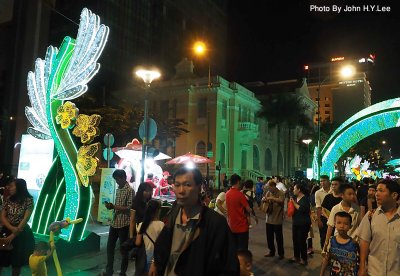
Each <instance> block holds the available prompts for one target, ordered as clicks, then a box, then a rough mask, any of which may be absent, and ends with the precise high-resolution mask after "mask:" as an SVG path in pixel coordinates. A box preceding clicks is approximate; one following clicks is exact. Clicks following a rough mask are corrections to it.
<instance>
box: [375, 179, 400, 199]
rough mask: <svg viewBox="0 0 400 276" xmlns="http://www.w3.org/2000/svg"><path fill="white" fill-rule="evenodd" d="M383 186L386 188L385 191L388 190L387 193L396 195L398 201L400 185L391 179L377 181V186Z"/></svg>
mask: <svg viewBox="0 0 400 276" xmlns="http://www.w3.org/2000/svg"><path fill="white" fill-rule="evenodd" d="M379 184H383V185H385V186H386V189H388V190H389V192H390V193H391V194H392V193H397V199H399V196H400V185H399V184H397V182H395V181H394V180H391V179H381V180H379V181H378V185H379Z"/></svg>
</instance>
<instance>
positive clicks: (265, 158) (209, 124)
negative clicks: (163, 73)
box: [150, 59, 315, 180]
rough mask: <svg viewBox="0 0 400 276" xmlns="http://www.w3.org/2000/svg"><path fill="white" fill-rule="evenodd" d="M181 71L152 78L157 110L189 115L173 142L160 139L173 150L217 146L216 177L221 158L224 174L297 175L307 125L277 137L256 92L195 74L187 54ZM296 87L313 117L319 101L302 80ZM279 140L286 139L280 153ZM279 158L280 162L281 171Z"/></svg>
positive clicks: (200, 150) (212, 170) (214, 155)
mask: <svg viewBox="0 0 400 276" xmlns="http://www.w3.org/2000/svg"><path fill="white" fill-rule="evenodd" d="M176 71H177V75H176V76H175V78H173V79H171V80H166V81H157V82H154V83H153V84H152V90H153V92H154V94H153V95H152V97H151V99H150V102H151V103H150V106H151V107H152V109H153V111H158V110H159V112H163V114H166V116H169V117H171V118H183V119H185V120H186V121H187V126H186V128H187V130H188V131H189V132H188V133H186V134H183V135H181V136H179V137H178V138H177V139H176V141H173V142H172V143H168V142H161V141H159V142H158V143H162V144H169V145H170V146H169V147H168V148H167V153H168V154H169V155H171V156H178V155H182V154H185V153H187V152H191V153H195V154H199V155H203V156H206V155H207V151H208V152H212V153H211V154H210V153H209V156H212V159H213V160H214V161H215V163H214V164H211V165H210V167H209V175H210V176H211V177H212V176H215V179H218V171H216V170H215V166H216V165H217V164H219V163H220V164H221V172H220V175H221V176H223V175H225V174H227V175H231V174H232V173H238V174H240V175H241V176H242V177H243V178H245V179H247V178H250V179H253V180H256V177H257V176H268V175H275V174H280V175H291V176H292V175H294V173H295V171H297V170H304V169H305V167H306V164H305V152H304V145H302V144H299V143H298V139H299V138H300V137H302V135H303V133H302V129H301V128H295V129H292V130H291V136H290V135H288V132H289V130H288V129H284V130H283V132H282V136H281V137H283V138H282V139H278V137H277V134H276V131H277V130H276V128H273V129H270V128H269V127H268V123H267V121H266V120H265V119H262V118H259V117H257V113H258V111H260V109H261V107H262V106H261V102H260V100H259V99H258V98H257V97H256V94H255V93H254V92H252V91H251V90H249V89H248V88H246V87H244V86H243V85H240V84H238V83H236V82H230V81H228V80H226V79H224V78H222V77H221V76H213V77H212V78H211V85H208V78H198V77H196V76H195V75H194V74H193V63H192V62H191V61H190V60H187V59H184V60H182V61H181V62H180V63H179V64H178V65H177V68H176ZM293 92H294V93H297V95H299V97H301V98H302V99H303V101H304V102H306V103H307V109H310V112H309V113H310V120H311V116H312V113H313V108H315V106H314V105H315V104H314V103H313V101H312V100H311V99H310V98H309V96H308V90H307V84H306V83H305V82H302V84H301V85H300V86H299V87H298V88H297V89H296V90H294V91H293ZM154 109H155V110H154ZM162 110H164V111H162ZM165 110H169V112H165ZM290 137H291V138H290ZM277 141H279V142H280V143H281V146H280V152H279V153H278V152H277ZM289 144H290V145H289ZM278 155H279V157H280V158H279V157H278ZM277 160H279V161H280V162H281V166H280V171H279V172H278V171H277V167H278V166H277ZM200 169H202V171H203V173H204V174H205V175H206V166H205V165H200Z"/></svg>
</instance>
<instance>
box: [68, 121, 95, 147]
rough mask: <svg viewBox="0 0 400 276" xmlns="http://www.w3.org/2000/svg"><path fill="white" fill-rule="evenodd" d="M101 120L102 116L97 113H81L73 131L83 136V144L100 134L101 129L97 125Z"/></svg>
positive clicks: (78, 135) (76, 134)
mask: <svg viewBox="0 0 400 276" xmlns="http://www.w3.org/2000/svg"><path fill="white" fill-rule="evenodd" d="M100 120H101V116H100V115H97V114H93V115H90V116H88V115H85V114H80V115H79V116H78V118H77V119H76V126H75V128H74V130H73V131H72V133H73V134H74V135H75V136H77V137H80V138H81V142H82V144H88V143H90V142H92V141H93V139H94V137H96V136H97V135H99V133H100V130H99V128H98V127H97V126H98V125H99V124H100Z"/></svg>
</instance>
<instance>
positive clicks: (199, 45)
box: [193, 41, 212, 186]
mask: <svg viewBox="0 0 400 276" xmlns="http://www.w3.org/2000/svg"><path fill="white" fill-rule="evenodd" d="M207 51H208V49H207V47H206V44H205V43H204V42H202V41H197V42H195V43H194V45H193V52H194V53H195V54H196V55H197V56H199V57H201V56H204V55H205V53H206V52H207ZM211 86H212V84H211V64H210V58H209V57H208V83H207V87H208V88H209V89H210V88H211ZM206 151H207V153H206V156H207V158H209V157H208V152H209V151H211V148H210V110H208V103H207V146H206ZM206 181H207V186H208V184H209V182H210V165H209V164H208V163H207V176H206Z"/></svg>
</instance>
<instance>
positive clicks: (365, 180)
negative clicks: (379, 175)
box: [362, 177, 369, 185]
mask: <svg viewBox="0 0 400 276" xmlns="http://www.w3.org/2000/svg"><path fill="white" fill-rule="evenodd" d="M362 182H363V183H364V185H368V184H369V177H364V178H363V180H362Z"/></svg>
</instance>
